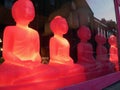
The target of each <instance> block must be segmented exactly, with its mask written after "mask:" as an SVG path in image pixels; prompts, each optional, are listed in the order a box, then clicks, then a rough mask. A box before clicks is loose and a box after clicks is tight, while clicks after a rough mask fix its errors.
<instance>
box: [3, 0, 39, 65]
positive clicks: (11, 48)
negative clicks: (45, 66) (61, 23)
mask: <svg viewBox="0 0 120 90" xmlns="http://www.w3.org/2000/svg"><path fill="white" fill-rule="evenodd" d="M12 16H13V18H14V20H15V22H16V25H15V26H7V27H6V28H5V30H4V37H3V57H4V59H5V61H6V62H10V63H18V64H19V63H21V61H24V62H36V61H38V62H40V61H41V56H40V54H39V49H40V43H39V34H38V32H37V31H35V30H34V29H32V28H30V27H29V26H28V25H29V23H30V22H31V21H32V20H33V19H34V16H35V12H34V6H33V4H32V2H31V1H30V0H18V1H16V2H15V4H14V5H13V7H12Z"/></svg>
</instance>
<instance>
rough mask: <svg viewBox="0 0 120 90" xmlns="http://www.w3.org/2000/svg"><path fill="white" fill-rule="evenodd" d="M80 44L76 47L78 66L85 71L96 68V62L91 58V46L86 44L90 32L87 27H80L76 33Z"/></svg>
mask: <svg viewBox="0 0 120 90" xmlns="http://www.w3.org/2000/svg"><path fill="white" fill-rule="evenodd" d="M77 35H78V37H79V38H80V42H79V43H78V45H77V57H78V61H77V63H78V64H81V65H83V66H84V67H85V68H86V69H87V70H89V69H91V68H90V67H93V68H94V69H95V68H96V65H97V64H96V61H95V58H94V57H93V48H92V45H91V44H90V43H89V42H88V40H89V39H90V38H91V32H90V30H89V28H88V27H86V26H81V27H80V28H79V29H78V32H77Z"/></svg>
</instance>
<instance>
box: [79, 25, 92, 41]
mask: <svg viewBox="0 0 120 90" xmlns="http://www.w3.org/2000/svg"><path fill="white" fill-rule="evenodd" d="M77 35H78V37H79V38H80V39H81V40H82V41H87V40H89V39H90V38H91V32H90V29H89V28H88V27H86V26H81V27H80V28H79V29H78V31H77Z"/></svg>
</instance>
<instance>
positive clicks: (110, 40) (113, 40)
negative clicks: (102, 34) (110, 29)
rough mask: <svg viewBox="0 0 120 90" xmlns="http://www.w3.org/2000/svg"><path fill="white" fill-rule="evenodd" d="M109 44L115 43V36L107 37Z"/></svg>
mask: <svg viewBox="0 0 120 90" xmlns="http://www.w3.org/2000/svg"><path fill="white" fill-rule="evenodd" d="M108 42H109V44H111V45H117V40H116V36H114V35H111V36H110V38H109V39H108Z"/></svg>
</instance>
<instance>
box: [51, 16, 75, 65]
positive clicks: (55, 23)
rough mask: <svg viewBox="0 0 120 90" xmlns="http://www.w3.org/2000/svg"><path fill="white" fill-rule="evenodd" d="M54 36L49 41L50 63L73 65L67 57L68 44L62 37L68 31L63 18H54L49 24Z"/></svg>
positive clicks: (68, 56)
mask: <svg viewBox="0 0 120 90" xmlns="http://www.w3.org/2000/svg"><path fill="white" fill-rule="evenodd" d="M50 28H51V30H52V32H53V33H54V36H53V37H51V39H50V46H49V47H50V63H59V64H73V60H72V58H71V57H70V55H69V48H70V45H69V42H68V41H67V40H66V39H65V38H64V37H63V35H64V34H66V33H67V31H68V24H67V21H66V19H65V18H63V17H61V16H56V17H55V18H54V19H53V20H52V21H51V23H50Z"/></svg>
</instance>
